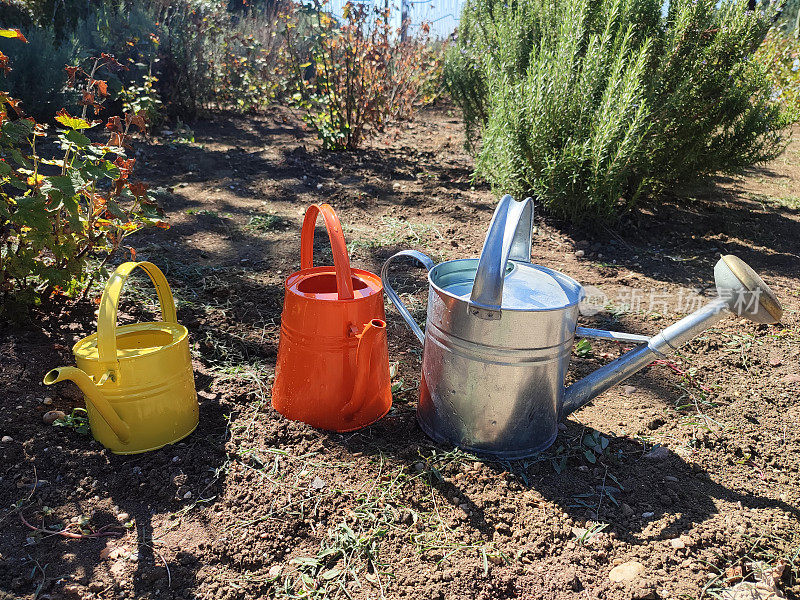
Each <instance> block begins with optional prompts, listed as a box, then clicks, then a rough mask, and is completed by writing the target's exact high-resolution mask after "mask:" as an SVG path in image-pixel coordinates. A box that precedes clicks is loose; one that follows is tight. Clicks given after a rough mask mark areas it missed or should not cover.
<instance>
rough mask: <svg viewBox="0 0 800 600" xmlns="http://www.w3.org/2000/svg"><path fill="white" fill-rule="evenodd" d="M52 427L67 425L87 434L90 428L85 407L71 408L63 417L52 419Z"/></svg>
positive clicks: (82, 433)
mask: <svg viewBox="0 0 800 600" xmlns="http://www.w3.org/2000/svg"><path fill="white" fill-rule="evenodd" d="M53 426H54V427H67V428H69V429H73V430H75V431H76V432H78V433H80V434H81V435H89V433H91V429H90V427H89V413H88V412H86V409H85V408H73V409H72V412H71V413H69V414H68V415H67V416H66V417H64V418H63V419H56V420H55V421H53Z"/></svg>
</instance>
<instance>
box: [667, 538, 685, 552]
mask: <svg viewBox="0 0 800 600" xmlns="http://www.w3.org/2000/svg"><path fill="white" fill-rule="evenodd" d="M669 545H670V546H672V549H673V550H683V549H684V548H686V542H684V541H683V540H682V539H681V538H674V539H671V540H670V541H669Z"/></svg>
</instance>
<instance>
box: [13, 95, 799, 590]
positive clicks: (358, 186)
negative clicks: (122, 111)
mask: <svg viewBox="0 0 800 600" xmlns="http://www.w3.org/2000/svg"><path fill="white" fill-rule="evenodd" d="M797 133H798V131H795V141H793V142H792V143H791V144H790V146H789V147H788V149H787V150H786V152H785V153H784V154H783V155H782V156H781V157H780V158H779V159H778V160H776V161H774V162H773V163H771V164H769V165H767V166H766V167H763V168H759V169H755V170H753V171H752V172H750V173H749V174H748V175H747V176H746V177H744V178H737V179H719V180H717V181H715V182H712V183H710V184H709V185H708V186H706V187H703V188H701V189H697V188H693V189H691V190H687V191H686V192H684V193H681V194H677V195H676V196H675V197H674V198H673V199H672V200H671V201H669V202H668V203H666V204H664V205H662V206H661V207H660V208H659V209H658V210H645V211H643V212H641V213H639V214H637V215H634V216H632V217H628V218H626V219H625V220H624V221H622V222H620V223H618V224H617V225H616V226H614V227H613V228H605V227H600V228H599V229H597V230H594V231H592V230H588V229H587V230H581V229H575V228H567V227H564V226H562V225H560V224H558V223H553V222H551V221H549V220H547V219H546V218H545V219H543V218H541V217H540V216H537V219H536V222H537V229H536V232H535V235H534V246H533V260H534V262H537V263H540V264H543V265H545V266H548V267H551V268H555V269H558V270H560V271H563V272H564V273H566V274H568V275H570V276H572V277H574V278H575V279H577V280H578V281H580V282H582V283H583V284H584V285H586V286H587V289H589V290H590V294H591V295H592V296H593V297H595V298H600V301H599V302H598V303H597V307H598V308H601V309H602V310H600V311H599V312H598V313H597V314H596V315H594V316H592V317H583V318H582V319H581V324H582V325H586V326H595V327H602V328H613V329H616V330H621V331H629V332H636V333H647V334H653V333H655V332H657V331H658V330H659V329H660V328H662V327H664V326H666V325H667V324H669V323H671V322H673V321H674V320H676V319H677V318H679V317H680V316H682V315H683V314H685V313H686V312H689V311H690V310H691V306H692V304H691V303H692V302H695V301H697V300H698V299H699V300H703V299H705V298H706V297H708V296H710V295H711V294H712V293H713V265H714V263H715V262H716V260H717V258H718V257H719V254H720V253H726V254H727V253H732V254H737V255H739V256H740V257H741V258H743V259H744V260H746V261H747V262H748V263H749V264H751V265H752V266H753V267H754V268H755V269H756V270H757V271H758V272H759V273H760V274H761V275H762V276H763V277H764V279H765V280H766V281H767V282H768V283H769V284H770V285H771V286H772V289H773V290H774V291H775V292H776V293H777V295H778V296H779V298H780V300H781V301H782V302H783V305H784V309H785V316H784V319H783V324H781V325H776V326H756V325H753V324H750V323H748V322H745V321H740V320H739V319H736V318H734V317H728V318H726V319H724V320H723V321H721V322H720V323H719V324H718V326H716V327H714V328H713V329H712V330H709V331H708V332H707V333H706V334H704V335H702V336H701V337H700V338H698V339H697V340H695V341H694V342H693V343H691V344H690V345H689V346H687V347H686V348H684V349H683V350H682V351H681V352H680V354H679V355H676V356H673V357H672V358H671V359H670V361H666V362H662V363H659V364H655V365H652V366H650V367H648V368H647V369H645V370H644V371H642V372H641V373H639V374H638V375H636V376H634V377H633V378H631V379H630V380H629V381H628V382H626V385H623V386H618V387H616V388H613V389H612V390H610V391H608V392H606V393H605V394H603V395H602V396H600V397H599V398H598V399H597V400H596V401H595V402H594V404H593V405H591V406H589V407H587V408H585V409H583V410H581V411H580V412H578V413H575V414H574V415H572V416H571V417H570V418H569V419H568V420H567V421H566V423H565V426H564V427H563V429H562V430H561V431H560V432H559V437H558V440H557V441H556V443H555V444H554V445H553V447H552V448H551V449H550V450H548V451H547V452H545V453H544V454H542V455H541V456H538V457H535V458H533V459H530V460H527V461H519V462H514V463H498V462H492V461H481V460H479V459H478V458H476V457H474V456H471V455H468V454H465V453H464V452H462V451H459V450H457V449H453V448H451V447H442V446H438V445H436V444H434V443H433V442H431V441H430V440H429V439H428V438H427V437H426V436H425V435H424V434H423V433H422V431H421V430H420V429H419V427H418V426H417V424H416V421H415V407H416V400H417V396H418V392H419V379H418V374H419V369H420V358H421V349H420V348H419V347H418V345H417V343H416V339H415V338H414V337H413V335H412V334H411V333H410V332H409V331H408V330H407V329H406V328H405V326H404V325H403V323H402V321H401V319H400V317H399V316H398V314H397V312H396V310H394V309H393V308H392V307H390V306H387V309H386V311H387V320H388V323H389V326H388V327H389V344H390V350H389V353H390V360H391V361H392V362H393V363H396V373H395V375H394V387H395V390H396V392H395V397H394V406H393V408H392V410H391V411H390V412H389V414H388V415H387V416H386V417H384V418H383V419H382V420H380V421H379V422H378V423H376V424H375V425H374V426H372V427H368V428H366V429H364V430H361V431H359V432H356V433H350V434H334V433H328V432H325V431H319V430H315V429H313V428H311V427H308V426H306V425H304V424H301V423H296V422H290V421H288V420H286V419H284V418H283V417H281V416H280V415H279V414H277V413H276V412H275V411H274V410H273V409H272V408H271V406H270V388H271V384H272V379H273V373H274V365H275V359H276V354H277V348H278V334H279V327H280V312H281V306H282V301H283V290H282V282H283V280H284V278H285V277H286V276H287V275H288V274H289V273H290V272H292V271H294V270H296V269H297V268H298V266H299V262H300V257H299V231H300V223H301V222H302V215H303V213H304V210H305V208H306V206H307V205H308V204H310V203H312V202H328V203H330V204H332V205H333V206H334V207H335V208H336V210H337V212H338V214H339V216H340V218H341V220H342V223H343V225H344V229H345V234H346V237H347V239H348V243H349V247H350V250H351V260H352V262H353V264H354V265H355V266H358V267H361V268H366V269H369V270H371V271H373V272H377V271H379V270H380V266H381V264H382V262H383V260H385V259H386V258H387V257H388V256H389V255H390V254H392V253H393V252H395V251H397V250H399V249H403V248H416V249H420V250H422V251H424V252H426V253H428V254H430V255H431V256H432V257H433V258H434V260H436V261H439V260H442V259H450V258H459V257H468V256H477V254H478V253H479V252H480V247H481V244H482V241H483V236H484V234H485V228H486V226H487V224H488V222H489V219H490V217H491V214H492V211H493V209H494V206H495V203H496V196H495V195H494V194H493V193H492V192H491V191H490V190H489V189H488V188H487V187H486V186H485V185H483V184H480V183H476V182H473V181H472V179H471V175H470V167H471V160H470V158H469V156H468V154H466V153H465V151H464V150H463V147H462V124H461V122H460V120H459V119H458V118H457V116H456V115H455V113H454V112H453V111H452V110H451V109H449V108H447V107H438V108H432V109H429V110H427V111H425V112H424V113H423V114H422V115H420V117H419V118H418V120H417V121H416V122H415V123H413V124H410V125H407V126H404V127H402V128H400V129H397V130H393V131H390V132H389V133H388V134H387V135H385V136H384V137H382V138H381V139H379V140H378V141H376V142H375V143H373V144H372V145H371V147H370V148H368V149H367V150H364V151H361V152H354V153H339V154H331V153H326V152H323V151H322V150H321V149H320V148H319V145H318V144H317V142H316V140H315V139H314V136H313V135H312V134H311V133H309V132H307V131H306V130H305V129H304V127H303V126H302V125H301V124H299V122H298V121H297V120H296V119H295V117H294V116H293V115H292V114H291V113H288V112H286V111H283V110H281V109H276V110H275V111H274V113H272V114H271V115H269V116H265V117H253V118H233V117H228V116H226V115H218V116H217V117H216V118H215V119H213V120H209V121H205V122H202V123H198V124H196V125H195V127H194V135H193V139H192V136H191V135H189V134H188V133H185V132H184V133H173V134H172V135H162V136H159V137H156V138H153V139H152V140H151V141H150V143H141V144H140V145H139V150H138V152H137V169H138V175H139V176H141V177H142V178H144V179H145V180H146V181H148V183H149V184H150V185H151V186H152V187H154V188H160V195H159V197H160V199H161V202H162V204H163V206H164V208H165V210H166V213H167V218H168V220H169V222H170V223H171V224H172V227H171V229H170V230H169V231H160V230H159V231H153V232H147V233H143V234H141V235H139V236H138V238H136V239H135V240H134V244H135V246H136V248H137V258H138V259H147V260H151V261H153V262H155V263H156V264H158V265H159V266H160V267H161V268H162V269H163V270H164V272H165V273H166V274H167V277H168V279H169V281H170V284H171V285H172V287H173V291H174V293H175V296H176V299H177V302H178V318H179V320H180V321H181V322H182V323H183V324H185V325H186V326H187V327H188V328H189V331H190V336H191V344H192V355H193V365H194V369H195V377H196V387H197V390H198V394H199V402H200V425H199V427H198V429H197V430H196V431H195V432H194V433H193V434H192V435H191V436H189V437H188V438H186V439H185V440H184V441H182V442H180V443H178V444H175V445H173V446H170V447H167V448H164V449H162V450H159V451H156V452H151V453H147V454H142V455H136V456H127V457H126V456H117V455H114V454H111V453H110V452H108V451H107V450H105V449H104V448H103V447H102V446H100V444H98V443H97V442H95V441H93V440H92V438H91V436H88V435H85V434H82V433H81V432H80V431H78V430H77V429H75V428H69V427H53V426H49V425H46V424H45V423H44V422H43V420H42V415H43V414H44V413H45V412H46V411H49V410H53V409H57V410H62V411H64V412H65V413H67V414H69V413H70V411H71V409H72V408H73V407H76V406H81V405H82V397H81V395H80V394H79V393H78V392H77V389H76V388H74V387H72V386H71V385H70V384H59V385H58V386H56V387H54V388H47V387H45V386H43V385H42V383H41V381H42V377H43V375H44V373H45V372H46V371H47V370H48V369H50V368H51V367H55V366H60V365H70V364H73V358H72V356H71V352H70V348H71V346H72V344H73V343H74V342H75V341H76V340H78V339H79V338H81V337H83V336H85V335H88V334H90V333H92V332H93V331H94V330H95V326H96V325H95V317H94V314H93V311H94V309H95V305H94V304H92V303H90V302H84V303H79V304H77V305H69V304H58V305H54V306H49V307H46V308H43V309H40V310H37V311H34V312H33V313H32V314H31V316H30V319H29V322H28V323H27V324H24V325H15V326H11V325H8V324H3V325H0V357H2V359H1V360H2V370H1V371H0V402H1V403H2V408H3V415H4V417H3V419H2V420H1V421H0V437H2V436H8V437H10V438H11V441H7V438H6V441H3V442H2V443H0V598H26V599H31V598H40V599H44V598H48V597H49V598H86V599H88V598H104V599H105V598H108V599H110V598H151V599H168V598H176V599H190V598H207V599H219V600H224V599H231V600H232V599H239V598H265V597H268V598H273V597H275V598H295V597H311V598H323V597H324V598H353V599H366V598H408V599H414V600H423V599H424V600H427V599H445V598H447V599H451V598H452V599H462V598H463V599H470V600H472V599H480V600H489V599H500V598H556V599H566V598H576V599H577V598H584V599H587V600H592V599H596V598H597V599H600V598H603V599H614V600H616V599H629V598H640V599H644V598H664V599H666V598H705V597H719V594H720V593H721V590H723V589H724V588H726V587H729V586H731V585H733V584H735V583H736V582H738V581H739V580H740V578H741V577H744V578H745V579H746V580H753V578H754V576H755V573H757V572H759V570H760V568H761V567H763V568H767V569H772V568H775V567H780V566H781V565H783V564H784V562H785V563H786V566H785V567H784V568H783V575H782V577H781V578H779V581H778V588H779V590H780V593H782V594H785V595H786V597H788V598H795V599H796V598H800V581H798V567H800V556H798V554H800V527H799V526H798V523H799V522H800V509H798V506H799V504H798V502H799V501H800V486H799V485H798V471H800V433H799V432H798V429H797V424H798V422H800V405H798V403H797V401H796V400H797V396H798V392H800V368H799V367H800V345H798V340H800V321H799V320H798V309H800V287H799V286H798V283H799V282H800V141H798V140H797ZM317 233H318V237H317V257H318V259H319V260H321V261H324V260H326V259H327V260H330V252H328V251H326V249H325V248H326V245H327V240H326V238H325V236H324V234H323V233H322V230H321V228H318V232H317ZM122 259H123V257H119V260H120V261H121V260H122ZM397 278H398V285H397V287H398V289H399V291H400V292H401V293H402V294H403V297H404V299H405V300H406V301H407V302H408V305H409V307H410V308H411V310H412V312H413V313H414V314H415V315H416V316H417V317H418V318H419V319H420V320H422V319H423V318H424V311H425V301H426V295H427V291H426V289H425V281H424V278H423V277H422V272H421V270H419V269H415V268H412V267H409V268H408V269H407V270H406V271H403V269H399V271H398V275H397ZM135 282H136V283H135V284H133V283H132V284H131V285H130V286H129V290H128V291H127V292H126V296H125V300H124V302H123V305H122V306H123V311H122V314H121V315H120V322H133V321H135V320H146V319H149V318H153V316H154V315H156V314H157V310H156V304H155V301H154V299H153V294H152V288H151V287H150V286H149V284H147V283H146V280H144V279H142V278H138V279H136V280H135ZM588 286H592V287H588ZM623 349H624V348H621V347H619V346H617V345H614V344H610V343H609V344H606V343H599V342H596V341H593V342H591V345H587V344H581V346H580V348H579V350H578V351H577V352H576V355H575V356H573V360H572V366H571V369H570V374H569V379H570V381H571V380H574V379H576V378H577V377H579V376H581V375H583V374H586V373H588V372H590V371H591V370H592V369H594V368H596V367H597V366H598V365H600V364H603V363H605V362H607V361H608V360H609V359H610V358H613V357H615V356H617V355H619V354H620V353H621V352H622V350H623ZM654 448H657V449H656V450H655V451H653V449H654ZM23 519H24V521H25V522H27V523H28V525H26V524H25V523H24V522H23ZM59 530H61V531H64V530H66V531H67V532H72V533H78V534H79V536H78V537H67V536H65V535H61V534H59V533H56V532H57V531H59ZM81 536H82V537H81ZM633 562H635V563H639V565H636V564H632V563H633ZM759 565H760V566H759ZM615 567H621V568H620V569H615V570H614V574H613V576H612V575H611V572H612V569H614V568H615ZM779 570H780V569H779ZM620 571H624V573H623V575H626V574H627V577H621V578H620V577H618V575H619V574H620ZM619 579H623V580H621V581H620V580H619Z"/></svg>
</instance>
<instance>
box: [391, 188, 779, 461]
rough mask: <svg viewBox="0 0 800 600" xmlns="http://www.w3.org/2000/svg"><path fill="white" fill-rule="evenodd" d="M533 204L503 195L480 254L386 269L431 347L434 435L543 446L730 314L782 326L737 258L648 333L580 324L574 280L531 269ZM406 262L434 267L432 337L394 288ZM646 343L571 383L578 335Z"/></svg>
mask: <svg viewBox="0 0 800 600" xmlns="http://www.w3.org/2000/svg"><path fill="white" fill-rule="evenodd" d="M532 225H533V203H532V201H531V200H530V199H527V200H525V201H523V202H516V201H515V200H514V199H513V198H511V196H505V197H503V198H502V199H501V200H500V203H499V204H498V206H497V209H496V210H495V213H494V216H493V217H492V221H491V224H490V225H489V231H488V233H487V235H486V240H485V242H484V244H483V250H482V251H481V256H480V258H478V259H473V258H470V259H459V260H451V261H447V262H443V263H440V264H438V265H434V264H433V261H431V259H430V258H429V257H427V256H426V255H424V254H422V253H421V252H417V251H415V250H404V251H402V252H398V253H397V254H395V255H394V256H392V257H391V258H389V259H388V260H387V261H386V262H385V263H384V265H383V268H382V270H381V278H382V280H383V287H384V289H385V290H386V294H387V296H389V298H390V299H391V301H392V302H393V303H394V305H395V306H396V307H397V309H398V311H399V312H400V314H401V316H402V317H403V319H404V320H405V322H406V323H407V324H408V326H409V327H410V328H411V330H412V331H413V332H414V334H415V335H416V336H417V338H418V339H419V341H420V343H422V344H423V345H424V351H423V357H422V381H421V384H420V399H419V404H418V406H417V420H418V421H419V424H420V426H421V427H422V429H423V430H424V431H425V432H426V433H427V434H428V435H429V436H430V437H432V438H433V439H434V440H436V441H439V442H449V443H452V444H454V445H457V446H461V447H462V448H464V449H466V450H469V451H473V452H477V453H483V454H491V455H495V456H497V457H500V458H506V459H514V458H523V457H525V456H529V455H532V454H535V453H537V452H540V451H542V450H544V449H546V448H547V447H548V446H550V444H552V443H553V441H554V440H555V437H556V433H557V432H558V422H559V420H560V419H562V418H564V417H565V416H566V415H568V414H570V413H571V412H573V411H575V410H577V409H578V408H580V407H582V406H584V405H585V404H587V403H588V402H589V401H591V400H592V399H593V398H594V397H595V396H597V395H598V394H600V393H601V392H603V391H605V390H606V389H608V388H609V387H611V386H613V385H615V384H617V383H619V382H621V381H622V380H624V379H626V378H627V377H629V376H631V375H633V374H634V373H636V372H637V371H639V370H640V369H642V368H644V367H646V366H647V365H649V364H650V363H651V362H652V361H653V360H655V359H657V358H660V357H662V356H663V355H665V354H667V353H669V352H671V351H673V350H676V349H677V348H679V347H680V346H681V345H682V344H684V343H686V342H688V341H689V340H690V339H692V338H693V337H695V336H696V335H698V334H699V333H701V332H702V331H703V330H705V329H707V328H708V327H710V326H711V325H713V324H714V323H715V322H717V321H718V320H719V319H720V318H722V317H723V316H724V314H725V313H726V312H727V310H726V309H729V310H731V311H732V312H734V313H735V314H738V315H740V316H743V317H746V318H749V319H751V320H753V321H755V322H757V323H775V322H778V321H779V320H780V318H781V315H782V308H781V305H780V303H779V302H778V300H777V299H776V298H775V296H774V294H773V293H772V292H771V290H770V289H769V288H768V287H767V285H766V284H765V283H764V282H763V281H762V280H761V278H760V277H759V276H758V275H757V274H756V273H755V272H754V271H753V270H752V269H751V268H750V267H749V266H748V265H747V264H745V263H744V262H743V261H742V260H740V259H738V258H736V257H735V256H732V255H728V256H724V257H722V258H721V259H720V261H719V262H718V263H717V265H716V267H715V268H714V276H715V280H716V285H717V292H718V297H717V299H715V300H713V301H711V302H710V303H709V304H707V305H706V306H704V307H702V308H700V309H699V310H697V311H695V312H694V313H692V314H690V315H688V316H687V317H685V318H683V319H681V320H680V321H678V322H677V323H675V324H673V325H671V326H670V327H667V328H666V329H664V330H663V331H661V332H660V333H659V334H657V335H655V336H654V337H652V338H648V337H646V336H641V335H633V334H626V333H619V332H613V331H601V330H596V329H589V328H584V327H578V326H577V323H578V314H579V303H580V302H581V301H582V300H583V299H584V291H583V288H582V287H581V285H580V284H579V283H578V282H576V281H575V280H574V279H572V278H570V277H568V276H566V275H564V274H563V273H559V272H558V271H554V270H552V269H547V268H545V267H542V266H539V265H534V264H531V262H530V254H531V229H532ZM400 257H410V258H413V259H415V260H416V261H418V262H420V263H421V264H422V265H423V266H424V267H425V269H427V271H428V281H429V284H430V286H429V295H428V314H427V322H426V323H427V325H426V328H425V331H424V332H423V331H422V329H421V328H420V327H419V325H417V323H416V322H415V321H414V319H413V317H412V316H411V314H410V313H409V312H408V310H407V309H406V307H405V306H404V305H403V303H402V302H401V300H400V298H399V297H398V295H397V293H396V292H395V291H394V289H393V288H392V286H391V285H390V283H389V279H388V275H389V267H390V265H391V264H392V263H393V262H395V261H396V260H397V259H398V258H400ZM576 334H577V335H579V336H582V337H594V338H605V339H612V340H618V341H624V342H633V343H636V344H640V346H639V347H638V348H635V349H633V350H631V351H629V352H627V353H626V354H624V355H622V356H621V357H619V358H618V359H616V360H614V361H612V362H611V363H609V364H607V365H605V366H603V367H601V368H600V369H598V370H596V371H595V372H594V373H592V374H590V375H588V376H587V377H585V378H583V379H581V380H579V381H577V382H576V383H574V384H572V385H571V386H569V387H568V388H565V386H564V384H565V378H566V374H567V368H568V366H569V361H570V355H571V349H572V344H573V339H574V337H575V335H576Z"/></svg>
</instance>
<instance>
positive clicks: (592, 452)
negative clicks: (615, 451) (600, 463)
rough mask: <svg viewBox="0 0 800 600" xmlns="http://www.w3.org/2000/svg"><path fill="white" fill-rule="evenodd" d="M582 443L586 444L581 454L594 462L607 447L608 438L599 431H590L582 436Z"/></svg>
mask: <svg viewBox="0 0 800 600" xmlns="http://www.w3.org/2000/svg"><path fill="white" fill-rule="evenodd" d="M582 443H583V445H584V446H586V450H584V452H583V455H584V456H585V457H586V460H588V461H589V462H590V463H592V464H595V463H596V462H597V459H598V458H599V457H601V456H602V455H603V454H604V453H605V452H606V449H607V448H608V438H607V437H606V436H604V435H602V434H601V433H600V432H599V431H592V432H591V433H587V434H586V435H584V436H583V442H582Z"/></svg>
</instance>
